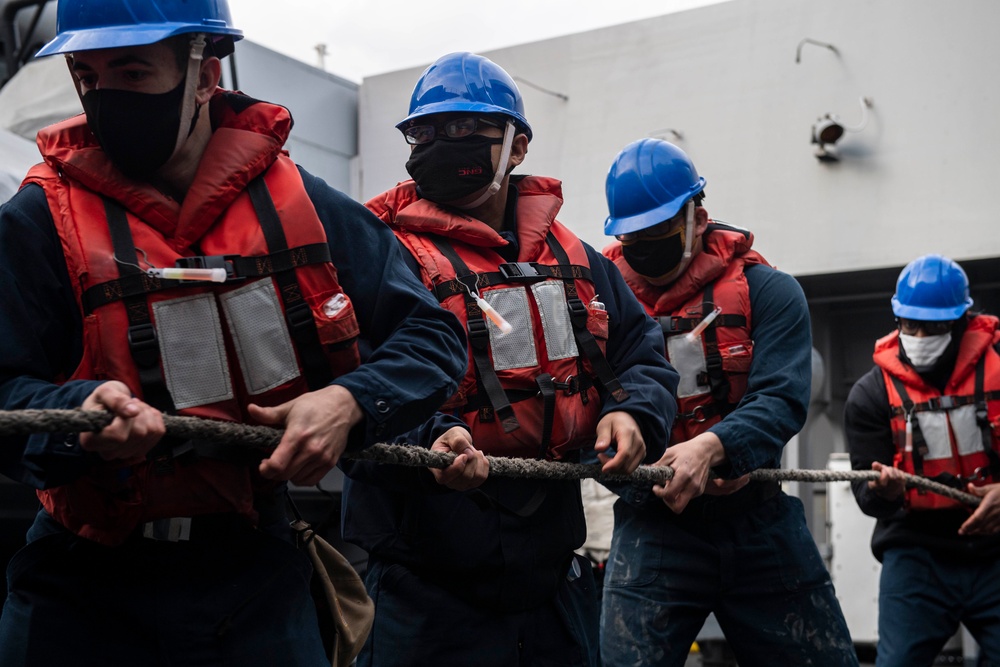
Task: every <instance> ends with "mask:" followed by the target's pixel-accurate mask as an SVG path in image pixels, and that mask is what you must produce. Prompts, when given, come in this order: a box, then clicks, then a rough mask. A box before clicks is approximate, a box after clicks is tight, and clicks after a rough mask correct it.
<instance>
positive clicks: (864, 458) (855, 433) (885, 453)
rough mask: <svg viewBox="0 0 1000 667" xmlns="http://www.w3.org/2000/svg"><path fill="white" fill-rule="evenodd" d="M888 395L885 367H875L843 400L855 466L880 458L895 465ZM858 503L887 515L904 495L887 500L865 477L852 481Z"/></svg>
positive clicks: (860, 467)
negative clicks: (871, 486) (844, 401)
mask: <svg viewBox="0 0 1000 667" xmlns="http://www.w3.org/2000/svg"><path fill="white" fill-rule="evenodd" d="M890 418H891V411H890V408H889V397H888V395H887V394H886V391H885V379H884V378H883V377H882V371H881V370H880V369H879V368H878V367H875V368H873V369H871V370H870V371H869V372H868V373H866V374H865V375H863V376H861V378H860V379H859V380H858V381H857V382H855V383H854V386H853V387H851V392H850V394H848V395H847V402H846V403H845V404H844V437H845V439H846V440H847V451H848V452H849V453H850V455H851V467H852V468H853V469H855V470H871V469H872V463H873V462H874V461H878V462H879V463H885V464H886V465H892V463H893V459H894V457H895V454H896V445H895V443H894V442H893V438H892V426H891V424H890ZM851 488H852V490H853V491H854V497H855V498H856V499H857V501H858V507H860V508H861V511H862V512H864V513H865V514H867V515H868V516H873V517H875V518H876V519H885V518H888V517H890V516H892V515H893V514H895V513H896V512H897V511H898V510H899V509H900V508H901V507H902V506H903V500H904V499H903V498H898V499H896V500H886V499H884V498H882V497H881V496H879V495H878V494H877V493H875V492H874V491H872V490H871V489H869V488H868V482H867V481H866V480H857V481H854V482H851Z"/></svg>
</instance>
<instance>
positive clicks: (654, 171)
mask: <svg viewBox="0 0 1000 667" xmlns="http://www.w3.org/2000/svg"><path fill="white" fill-rule="evenodd" d="M704 188H705V179H704V178H701V177H700V176H698V170H697V169H695V168H694V163H693V162H691V159H690V158H689V157H688V156H687V153H685V152H684V151H682V150H681V149H679V148H677V146H674V145H673V144H671V143H670V142H667V141H663V140H662V139H640V140H639V141H634V142H632V143H631V144H629V145H628V146H626V147H625V148H623V149H622V151H621V152H620V153H619V154H618V157H616V158H615V161H614V162H613V163H612V165H611V169H609V170H608V179H607V182H606V184H605V194H606V195H607V199H608V213H609V214H610V215H608V217H607V219H606V220H605V221H604V233H605V234H607V235H608V236H615V235H616V234H631V233H632V232H637V231H639V230H640V229H645V228H646V227H652V226H653V225H658V224H659V223H661V222H663V221H665V220H669V219H670V218H672V217H674V216H675V215H677V213H678V212H679V211H680V210H681V207H682V206H684V203H685V202H686V201H687V200H689V199H691V197H693V196H695V195H696V194H698V193H699V192H701V191H702V190H703V189H704Z"/></svg>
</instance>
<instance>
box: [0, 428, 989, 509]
mask: <svg viewBox="0 0 1000 667" xmlns="http://www.w3.org/2000/svg"><path fill="white" fill-rule="evenodd" d="M112 419H113V418H112V416H111V414H110V413H108V412H104V411H102V410H6V411H5V410H0V435H28V434H31V433H79V432H81V431H100V430H101V429H102V428H104V427H105V426H107V425H108V424H110V423H111V421H112ZM163 421H164V424H165V425H166V427H167V433H169V434H170V435H171V436H173V437H178V438H183V439H185V440H187V439H192V440H214V441H217V442H224V443H228V444H239V445H244V446H246V447H252V448H254V449H261V450H265V451H269V450H272V449H274V448H275V447H276V446H277V444H278V442H279V441H280V440H281V434H282V432H281V431H279V430H277V429H273V428H270V427H268V426H249V425H247V424H237V423H235V422H224V421H217V420H212V419H199V418H197V417H177V416H174V415H164V416H163ZM344 458H346V459H353V460H356V461H375V462H378V463H386V464H393V465H404V466H412V467H421V468H446V467H448V466H449V465H450V464H451V462H452V461H453V460H454V459H455V455H454V454H451V453H446V452H432V451H430V450H427V449H423V448H421V447H409V446H406V445H389V444H384V443H380V444H376V445H372V446H371V447H368V448H367V449H364V450H362V451H359V452H344ZM486 459H487V460H488V461H489V464H490V475H491V476H493V477H520V478H527V479H552V480H567V479H586V478H593V479H596V480H597V481H599V482H630V483H633V484H637V485H644V486H650V485H653V484H662V483H663V482H666V481H667V480H669V479H671V478H672V477H673V476H674V471H673V469H672V468H670V467H669V466H639V467H638V468H637V469H636V470H635V472H633V473H632V474H631V475H605V474H603V473H602V472H601V466H600V464H597V463H595V464H590V465H587V464H580V463H563V462H559V461H538V460H534V459H515V458H507V457H501V456H487V457H486ZM878 477H879V473H878V472H876V471H874V470H844V471H839V470H780V469H765V468H761V469H759V470H754V471H753V472H751V473H750V479H751V480H755V481H778V482H781V481H797V482H824V483H825V482H840V481H854V480H875V479H878ZM904 477H905V478H906V486H907V487H908V488H922V489H926V490H928V491H932V492H933V493H937V494H940V495H942V496H945V497H948V498H951V499H953V500H957V501H959V502H961V503H964V504H966V505H970V506H973V507H975V506H977V505H979V502H980V500H981V499H980V498H979V497H977V496H974V495H972V494H971V493H966V492H964V491H960V490H958V489H955V488H953V487H950V486H947V485H945V484H941V483H939V482H935V481H933V480H930V479H927V478H926V477H919V476H917V475H910V474H907V473H904Z"/></svg>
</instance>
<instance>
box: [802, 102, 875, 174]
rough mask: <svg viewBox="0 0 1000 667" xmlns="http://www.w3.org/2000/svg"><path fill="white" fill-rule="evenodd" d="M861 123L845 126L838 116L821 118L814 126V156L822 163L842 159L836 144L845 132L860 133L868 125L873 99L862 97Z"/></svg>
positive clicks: (831, 115) (827, 115)
mask: <svg viewBox="0 0 1000 667" xmlns="http://www.w3.org/2000/svg"><path fill="white" fill-rule="evenodd" d="M859 101H860V103H861V122H860V123H858V124H857V125H855V126H848V125H844V124H843V123H842V122H841V121H840V117H839V116H838V115H836V114H832V113H828V114H826V115H824V116H821V117H820V118H819V119H817V121H816V122H815V123H813V126H812V143H813V144H814V145H815V146H816V148H815V149H814V153H813V154H814V155H815V156H816V159H817V160H819V161H820V162H836V161H837V160H839V159H840V156H839V155H838V153H837V150H836V147H835V144H836V143H837V142H838V141H840V138H841V137H843V136H844V132H845V131H847V132H860V131H861V130H863V129H865V126H866V125H867V124H868V109H870V108H871V107H872V104H873V102H872V98H870V97H861V98H860V100H859Z"/></svg>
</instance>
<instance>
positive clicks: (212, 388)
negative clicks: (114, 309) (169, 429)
mask: <svg viewBox="0 0 1000 667" xmlns="http://www.w3.org/2000/svg"><path fill="white" fill-rule="evenodd" d="M153 317H154V318H155V320H156V335H157V338H159V341H160V359H161V360H162V362H163V374H164V379H165V380H166V382H167V389H169V390H170V396H171V397H172V398H173V400H174V407H176V408H177V409H178V410H180V409H183V408H191V407H194V406H197V405H207V404H209V403H217V402H219V401H225V400H228V399H230V398H232V397H233V387H232V383H231V382H230V379H229V365H228V364H227V363H226V346H225V343H224V342H223V340H222V325H221V324H220V322H219V311H218V308H217V307H216V305H215V296H214V295H212V294H195V295H193V296H185V297H181V298H179V299H171V300H169V301H157V302H155V303H154V304H153Z"/></svg>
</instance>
